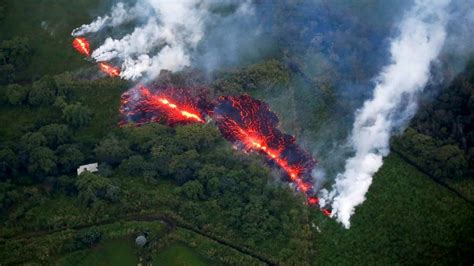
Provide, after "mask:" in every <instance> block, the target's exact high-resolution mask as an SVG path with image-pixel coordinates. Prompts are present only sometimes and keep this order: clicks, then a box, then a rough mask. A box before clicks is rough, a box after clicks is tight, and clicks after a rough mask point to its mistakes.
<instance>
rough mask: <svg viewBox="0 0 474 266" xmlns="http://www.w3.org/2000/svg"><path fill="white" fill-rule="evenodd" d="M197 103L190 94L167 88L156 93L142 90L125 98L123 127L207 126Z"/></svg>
mask: <svg viewBox="0 0 474 266" xmlns="http://www.w3.org/2000/svg"><path fill="white" fill-rule="evenodd" d="M197 106H198V99H197V97H193V96H191V95H190V94H189V92H188V91H186V90H183V89H176V88H165V89H161V90H157V91H155V92H152V91H150V89H148V88H146V87H143V86H142V87H139V88H138V89H134V90H131V91H128V92H126V93H124V94H123V95H122V105H121V107H120V112H121V114H122V117H123V122H122V123H127V122H135V123H137V124H139V125H140V124H144V123H150V122H160V123H164V124H167V125H170V126H173V125H177V124H189V123H204V122H205V121H204V119H203V115H202V114H201V112H200V111H199V108H198V107H197Z"/></svg>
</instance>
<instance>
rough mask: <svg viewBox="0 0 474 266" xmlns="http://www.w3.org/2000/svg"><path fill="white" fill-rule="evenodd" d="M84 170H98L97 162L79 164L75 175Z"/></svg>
mask: <svg viewBox="0 0 474 266" xmlns="http://www.w3.org/2000/svg"><path fill="white" fill-rule="evenodd" d="M84 171H88V172H91V173H94V172H97V171H99V164H98V163H91V164H85V165H81V166H79V168H77V175H80V174H81V173H82V172H84Z"/></svg>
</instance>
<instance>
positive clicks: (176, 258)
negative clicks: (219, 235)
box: [153, 243, 209, 266]
mask: <svg viewBox="0 0 474 266" xmlns="http://www.w3.org/2000/svg"><path fill="white" fill-rule="evenodd" d="M153 264H154V265H183V266H184V265H196V266H200V265H209V262H208V261H207V260H206V259H205V258H203V257H202V256H201V255H199V254H198V253H196V251H194V250H193V249H191V248H189V247H188V246H186V245H183V244H180V243H175V244H172V245H170V246H168V247H166V248H165V249H163V250H162V251H160V252H158V253H157V254H155V255H154V256H153Z"/></svg>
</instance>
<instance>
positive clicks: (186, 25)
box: [72, 0, 252, 80]
mask: <svg viewBox="0 0 474 266" xmlns="http://www.w3.org/2000/svg"><path fill="white" fill-rule="evenodd" d="M227 2H228V3H229V4H232V3H233V1H227ZM227 2H224V3H227ZM219 4H222V2H220V3H219ZM236 5H238V8H236V10H235V12H234V14H233V15H234V16H241V17H242V19H244V18H245V17H246V16H251V15H252V5H251V4H250V2H249V1H244V2H242V3H238V4H237V3H236ZM214 6H215V3H214V2H213V1H203V0H183V1H162V0H139V1H138V2H137V3H136V4H135V5H134V6H133V7H131V8H129V9H127V8H126V5H125V4H123V3H118V4H117V5H116V6H115V7H114V8H113V9H112V12H111V14H110V15H107V16H104V17H98V18H97V19H96V20H95V21H93V22H92V23H90V24H88V25H82V26H81V27H79V28H77V29H75V30H74V31H73V32H72V35H74V36H79V35H87V34H91V33H95V32H99V31H100V30H102V29H104V28H105V27H107V26H110V27H116V26H118V25H120V24H122V23H126V22H129V21H132V20H134V21H137V23H136V24H137V26H136V27H135V28H134V29H133V30H132V32H130V33H128V34H125V35H124V36H121V37H120V38H114V37H108V38H107V39H106V40H105V41H104V42H103V43H102V45H100V46H99V47H98V48H96V49H95V50H94V51H93V53H92V58H93V59H95V60H96V61H110V60H114V61H118V62H120V64H122V65H121V68H122V73H121V77H122V78H125V79H131V80H136V79H140V78H154V77H156V76H157V75H158V74H159V73H160V71H161V70H163V69H166V70H171V71H179V70H182V69H183V68H185V67H187V66H190V65H191V62H192V59H193V53H194V52H195V51H196V49H197V47H198V45H199V43H200V42H201V41H202V40H203V38H204V36H205V31H206V30H207V29H208V27H207V26H208V23H209V22H210V21H212V19H214V21H212V22H213V23H216V22H215V19H218V18H219V16H216V15H214V14H212V13H211V12H210V10H211V9H212V8H213V7H214ZM210 18H212V19H210ZM222 56H225V55H222Z"/></svg>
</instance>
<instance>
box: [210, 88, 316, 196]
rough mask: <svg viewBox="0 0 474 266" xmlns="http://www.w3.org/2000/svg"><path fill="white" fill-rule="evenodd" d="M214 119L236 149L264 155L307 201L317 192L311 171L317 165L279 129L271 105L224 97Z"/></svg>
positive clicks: (218, 101) (218, 103)
mask: <svg viewBox="0 0 474 266" xmlns="http://www.w3.org/2000/svg"><path fill="white" fill-rule="evenodd" d="M212 118H213V119H214V120H215V121H216V123H217V126H218V127H219V130H220V131H221V133H222V135H223V136H224V138H226V139H227V140H229V141H231V142H233V143H235V144H236V145H235V146H236V147H240V148H242V149H243V150H246V151H249V150H253V151H256V152H258V153H261V154H263V155H265V157H266V158H267V159H268V160H270V161H271V162H273V163H275V164H276V165H277V166H279V167H280V168H281V169H282V170H283V171H284V172H285V173H286V176H287V178H288V179H289V181H290V182H292V183H294V184H295V186H296V188H297V189H298V190H299V191H301V192H303V193H304V194H305V195H306V196H307V197H308V198H309V197H311V196H312V194H313V193H314V192H315V191H314V188H313V185H312V183H311V170H312V169H313V167H314V166H315V164H316V161H315V160H314V159H313V158H312V157H311V155H310V154H308V153H307V152H305V151H304V150H303V149H301V148H300V147H299V146H298V145H297V144H296V143H295V141H296V140H295V138H294V137H293V136H291V135H287V134H284V133H282V132H281V131H280V130H279V129H278V117H277V116H276V114H275V113H273V112H272V111H270V108H269V106H268V104H266V103H264V102H261V101H259V100H256V99H253V98H252V97H250V96H248V95H241V96H221V97H220V98H219V99H218V100H217V103H216V107H215V108H214V110H213V111H212Z"/></svg>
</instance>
